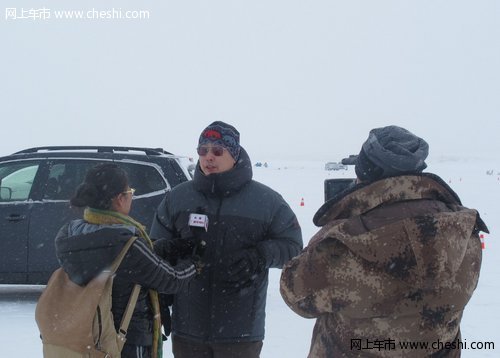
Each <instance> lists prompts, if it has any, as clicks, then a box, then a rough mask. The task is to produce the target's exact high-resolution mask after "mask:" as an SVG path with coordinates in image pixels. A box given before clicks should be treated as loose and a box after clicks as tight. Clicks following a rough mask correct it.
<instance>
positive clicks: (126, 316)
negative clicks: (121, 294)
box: [118, 284, 141, 351]
mask: <svg viewBox="0 0 500 358" xmlns="http://www.w3.org/2000/svg"><path fill="white" fill-rule="evenodd" d="M140 292H141V286H140V285H137V284H136V285H134V288H133V289H132V293H131V294H130V298H129V300H128V304H127V308H126V309H125V312H124V313H123V316H122V321H121V323H120V328H119V329H118V341H119V342H120V345H121V346H120V351H121V349H122V348H123V345H124V344H125V337H126V336H127V329H128V325H129V324H130V320H131V319H132V314H133V313H134V308H135V305H136V303H137V298H138V297H139V293H140Z"/></svg>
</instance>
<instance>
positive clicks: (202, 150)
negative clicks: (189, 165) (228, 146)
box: [196, 145, 225, 157]
mask: <svg viewBox="0 0 500 358" xmlns="http://www.w3.org/2000/svg"><path fill="white" fill-rule="evenodd" d="M224 149H225V148H224V147H221V146H219V145H215V146H213V147H207V146H201V147H198V148H196V151H197V152H198V155H199V156H201V157H204V156H205V155H207V154H208V152H210V151H211V152H212V153H213V155H215V156H216V157H220V156H221V155H222V154H224Z"/></svg>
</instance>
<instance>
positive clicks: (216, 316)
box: [151, 122, 302, 358]
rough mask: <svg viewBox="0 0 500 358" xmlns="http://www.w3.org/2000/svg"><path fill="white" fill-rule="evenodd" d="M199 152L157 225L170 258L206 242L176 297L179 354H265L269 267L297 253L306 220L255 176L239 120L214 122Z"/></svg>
mask: <svg viewBox="0 0 500 358" xmlns="http://www.w3.org/2000/svg"><path fill="white" fill-rule="evenodd" d="M198 155H199V161H198V165H197V166H196V171H195V175H194V179H193V180H192V181H189V182H186V183H183V184H180V185H178V186H176V187H175V188H174V189H173V190H172V191H170V192H168V193H167V195H166V197H165V199H164V200H163V202H162V203H161V204H160V206H159V207H158V212H157V215H156V218H155V220H154V222H153V227H152V229H151V237H152V238H154V239H157V241H156V243H155V245H156V250H157V252H158V253H159V254H160V255H164V256H165V257H167V258H168V255H169V254H171V253H172V252H173V251H175V250H176V249H177V250H178V251H181V252H182V251H186V249H187V251H189V250H194V251H197V250H198V251H199V250H200V247H201V245H202V244H203V245H204V254H203V261H204V262H205V266H204V268H203V270H202V272H201V274H200V275H199V276H198V277H197V278H196V279H194V280H193V281H191V283H190V284H189V286H187V287H186V288H185V289H183V290H182V291H181V292H180V293H178V294H177V295H175V298H174V303H173V317H172V332H173V339H172V346H173V352H174V356H175V357H176V358H184V357H189V358H197V357H205V358H206V357H213V358H225V357H242V358H245V357H248V358H253V357H259V355H260V351H261V349H262V341H263V339H264V324H265V305H266V293H267V285H268V269H269V268H271V267H276V268H281V267H282V266H283V265H284V264H285V263H286V262H287V261H288V260H290V259H291V258H292V257H294V256H296V255H297V254H299V252H300V250H301V249H302V234H301V230H300V226H299V224H298V221H297V218H296V216H295V214H294V213H293V212H292V210H291V209H290V207H289V206H288V204H287V203H286V202H285V201H284V199H283V198H282V197H281V195H279V194H278V193H277V192H275V191H274V190H272V189H271V188H269V187H267V186H265V185H263V184H261V183H258V182H256V181H254V180H252V165H251V162H250V158H249V157H248V154H247V153H246V151H245V150H244V149H243V148H242V147H241V146H240V144H239V132H238V131H237V130H236V129H235V128H234V127H233V126H231V125H228V124H226V123H224V122H214V123H212V124H210V125H209V126H208V127H207V128H206V129H205V130H204V131H203V132H202V133H201V135H200V138H199V143H198Z"/></svg>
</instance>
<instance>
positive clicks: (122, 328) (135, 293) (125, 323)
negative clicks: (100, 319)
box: [111, 236, 141, 351]
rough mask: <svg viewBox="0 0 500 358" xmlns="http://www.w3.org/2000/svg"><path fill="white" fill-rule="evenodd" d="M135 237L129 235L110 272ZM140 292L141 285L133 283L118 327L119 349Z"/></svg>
mask: <svg viewBox="0 0 500 358" xmlns="http://www.w3.org/2000/svg"><path fill="white" fill-rule="evenodd" d="M136 239H137V237H136V236H133V237H131V238H130V239H129V240H128V241H127V243H126V244H125V246H124V247H123V249H122V251H121V252H120V254H119V255H118V256H117V257H116V259H115V261H113V264H112V265H111V272H112V273H115V272H116V270H118V267H119V266H120V264H121V262H122V260H123V258H124V257H125V255H126V254H127V252H128V250H129V249H130V247H131V246H132V244H133V243H134V241H135V240H136ZM140 292H141V286H140V285H137V284H135V285H134V288H133V289H132V293H131V294H130V298H129V300H128V304H127V308H126V309H125V312H124V313H123V316H122V321H121V323H120V328H119V329H118V342H119V344H120V351H121V350H122V349H123V345H124V344H125V338H126V336H127V329H128V326H129V324H130V320H131V319H132V315H133V313H134V309H135V305H136V303H137V299H138V298H139V293H140Z"/></svg>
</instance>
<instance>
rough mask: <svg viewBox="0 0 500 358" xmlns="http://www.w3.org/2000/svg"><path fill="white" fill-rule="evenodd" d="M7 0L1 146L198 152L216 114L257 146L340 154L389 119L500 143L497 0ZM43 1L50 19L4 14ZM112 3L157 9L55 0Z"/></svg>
mask: <svg viewBox="0 0 500 358" xmlns="http://www.w3.org/2000/svg"><path fill="white" fill-rule="evenodd" d="M0 4H1V6H0V11H1V12H2V16H1V21H0V40H1V42H0V43H1V46H2V49H1V56H0V71H1V72H0V74H1V79H0V118H2V120H1V123H2V124H1V133H2V135H1V137H2V139H1V142H0V155H3V154H9V153H11V152H13V151H17V150H21V149H23V148H27V147H32V146H42V145H70V144H75V145H76V144H81V145H84V144H87V145H89V144H100V145H130V146H150V147H163V148H165V149H166V150H169V151H172V152H174V153H177V154H185V155H191V156H193V155H194V154H195V150H194V148H195V147H196V145H197V139H198V135H199V133H200V132H201V130H202V129H203V128H204V127H205V126H206V125H208V124H209V123H211V122H212V121H215V120H223V121H226V122H228V123H231V124H233V125H235V126H236V127H237V128H238V129H239V131H240V133H241V143H242V145H243V146H244V147H246V148H247V150H248V152H249V154H250V156H251V158H252V159H253V160H254V161H256V160H270V159H273V158H286V159H294V158H297V159H304V158H315V159H321V160H323V159H329V160H336V159H341V158H342V157H344V156H346V155H348V154H350V153H357V152H358V151H359V148H360V146H361V143H362V142H363V141H364V140H365V139H366V137H367V134H368V131H369V130H370V129H371V128H374V127H379V126H384V125H389V124H397V125H400V126H403V127H406V128H408V129H409V130H411V131H413V132H415V133H416V134H418V135H420V136H422V137H424V138H425V139H427V141H428V142H429V144H430V147H431V148H430V151H431V154H430V158H432V157H434V158H435V157H439V156H445V155H446V156H448V155H458V156H489V157H498V153H500V140H499V138H500V135H499V129H500V124H498V121H499V119H500V1H498V0H474V1H472V0H469V1H463V0H449V1H439V0H412V1H405V0H393V1H385V0H378V1H373V0H365V1H353V0H346V1H334V0H324V1H315V0H311V1H303V0H301V1H298V0H279V1H278V0H252V1H240V0H225V1H219V0H203V1H200V0H189V1H180V0H177V1H125V0H120V1H111V0H108V1H49V0H45V1H20V0H0ZM44 7H45V8H46V9H49V10H50V12H51V17H50V18H49V19H45V20H43V19H36V20H34V19H19V18H18V19H12V18H8V19H6V17H7V16H6V11H5V9H6V8H16V10H17V16H18V17H19V16H22V10H24V11H28V10H30V9H40V8H44ZM113 8H114V9H115V10H121V11H122V12H123V13H124V12H125V11H131V10H146V11H149V19H142V20H141V19H80V20H76V19H72V20H69V19H68V20H61V19H55V13H54V12H55V11H59V10H81V11H83V12H84V13H85V15H84V16H86V15H87V14H88V12H89V11H91V10H92V9H95V10H104V11H108V10H112V9H113ZM28 14H29V13H28V12H26V13H25V15H28Z"/></svg>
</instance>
